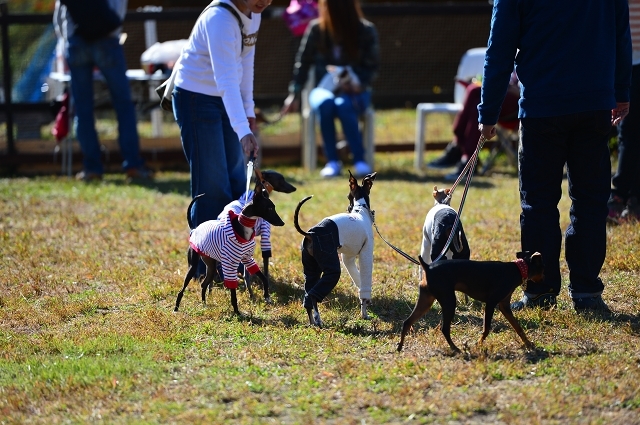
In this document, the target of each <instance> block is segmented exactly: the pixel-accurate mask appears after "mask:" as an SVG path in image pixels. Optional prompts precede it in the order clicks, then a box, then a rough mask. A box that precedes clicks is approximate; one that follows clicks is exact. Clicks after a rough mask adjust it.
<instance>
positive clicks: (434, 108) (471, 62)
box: [413, 47, 487, 170]
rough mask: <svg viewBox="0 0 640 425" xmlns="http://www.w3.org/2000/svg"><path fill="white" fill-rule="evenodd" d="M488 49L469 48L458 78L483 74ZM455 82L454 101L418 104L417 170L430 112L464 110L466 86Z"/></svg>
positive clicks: (420, 166) (461, 60)
mask: <svg viewBox="0 0 640 425" xmlns="http://www.w3.org/2000/svg"><path fill="white" fill-rule="evenodd" d="M486 51H487V48H486V47H476V48H473V49H469V50H467V51H466V52H465V54H464V55H463V56H462V58H461V59H460V64H459V65H458V72H457V74H456V79H460V80H470V79H471V78H473V77H475V76H477V75H482V69H483V67H484V55H485V52H486ZM454 84H455V86H454V88H453V103H418V106H416V141H415V148H414V152H415V156H414V162H413V165H414V168H415V169H416V170H421V169H422V167H423V166H424V150H425V142H424V137H425V134H426V132H427V116H428V115H429V114H449V115H456V114H457V113H458V112H460V111H461V110H462V102H463V101H464V94H465V87H463V85H462V84H459V83H454Z"/></svg>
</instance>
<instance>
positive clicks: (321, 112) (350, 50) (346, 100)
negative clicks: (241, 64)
mask: <svg viewBox="0 0 640 425" xmlns="http://www.w3.org/2000/svg"><path fill="white" fill-rule="evenodd" d="M318 12H319V18H318V19H316V20H313V21H311V23H310V24H309V26H308V27H307V30H306V31H305V34H304V36H303V38H302V42H301V43H300V49H299V50H298V54H297V57H296V63H295V66H294V70H293V81H292V82H291V84H290V86H289V93H290V94H289V96H288V97H287V98H286V99H285V101H284V105H283V107H282V113H283V114H286V113H288V112H295V111H296V110H298V108H299V106H300V93H301V92H302V88H303V87H304V85H305V82H306V81H307V77H308V74H309V69H310V68H311V67H312V66H314V70H315V79H316V87H315V88H314V89H313V90H312V91H311V93H310V95H309V103H310V105H311V108H312V109H313V112H314V113H315V114H317V115H318V117H319V118H320V132H321V133H322V140H323V142H324V154H325V157H326V158H327V164H326V166H325V167H324V168H323V169H322V170H321V171H320V175H322V176H323V177H335V176H338V175H340V173H341V168H342V166H341V163H340V161H339V160H338V150H337V148H336V143H337V138H336V128H335V122H334V120H335V118H336V117H337V118H339V119H340V122H341V124H342V131H343V133H344V135H345V138H346V139H347V142H348V144H349V149H350V150H351V154H352V155H353V163H354V174H355V175H356V177H361V176H365V175H367V174H369V173H371V164H367V162H366V161H365V159H364V147H363V144H362V133H361V132H360V130H359V128H358V116H359V115H361V114H362V113H363V112H364V111H365V110H366V109H367V107H368V106H369V104H370V103H371V82H372V81H373V79H374V77H375V75H376V73H377V71H378V66H379V48H378V33H377V31H376V28H375V26H374V25H373V24H372V23H371V22H369V21H367V20H366V19H364V17H363V14H362V10H361V9H360V5H359V2H358V0H320V1H319V3H318ZM337 69H339V70H340V71H337V72H336V70H337ZM329 70H332V71H333V72H332V73H331V74H336V75H330V74H329V75H328V71H329ZM325 76H326V78H325ZM329 80H334V85H335V87H332V88H328V87H327V84H325V83H326V82H331V81H329Z"/></svg>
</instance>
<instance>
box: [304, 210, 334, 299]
mask: <svg viewBox="0 0 640 425" xmlns="http://www.w3.org/2000/svg"><path fill="white" fill-rule="evenodd" d="M309 233H311V239H312V241H313V256H312V255H310V254H309V253H308V252H307V250H306V249H305V248H304V247H302V248H301V249H302V270H303V273H304V291H305V297H313V298H314V299H315V300H316V301H317V302H321V301H322V300H324V299H325V297H326V296H327V295H329V293H330V292H331V291H332V290H333V288H335V287H336V285H337V284H338V280H339V279H340V257H339V256H338V245H339V244H340V236H339V233H338V226H336V223H334V222H333V221H331V220H329V219H324V220H323V221H321V222H320V223H318V224H317V225H316V226H314V227H312V228H311V229H309Z"/></svg>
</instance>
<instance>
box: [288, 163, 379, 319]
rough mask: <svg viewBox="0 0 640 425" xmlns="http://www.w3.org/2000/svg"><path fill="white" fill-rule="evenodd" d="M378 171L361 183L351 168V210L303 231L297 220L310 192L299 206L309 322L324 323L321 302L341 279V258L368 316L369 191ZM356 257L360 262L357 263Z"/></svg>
mask: <svg viewBox="0 0 640 425" xmlns="http://www.w3.org/2000/svg"><path fill="white" fill-rule="evenodd" d="M375 178H376V173H371V174H367V175H366V176H365V177H364V178H363V179H362V186H360V185H358V180H356V178H355V177H354V176H353V175H352V174H351V171H349V195H348V199H349V207H348V208H347V211H348V213H341V214H335V215H332V216H329V217H326V218H325V219H324V220H322V221H321V222H320V223H318V224H316V225H315V226H314V227H312V228H311V229H309V230H308V231H307V232H305V231H303V230H302V229H301V228H300V226H299V224H298V214H299V212H300V207H302V204H304V203H305V202H306V201H308V200H309V199H311V196H307V197H306V198H304V199H303V200H302V201H300V202H299V203H298V206H297V207H296V210H295V213H294V216H293V224H294V226H295V228H296V230H297V231H298V232H299V233H300V234H301V235H303V236H304V239H303V240H302V246H301V251H302V266H303V269H304V275H305V285H304V289H305V297H304V302H303V306H304V307H305V309H306V310H307V315H308V316H309V323H310V324H311V325H312V326H314V325H315V326H318V327H321V326H322V321H321V319H320V312H319V311H318V303H319V302H321V301H322V300H323V299H324V298H325V297H326V296H327V295H328V294H329V293H330V292H331V291H332V290H333V288H334V287H335V286H336V284H337V283H338V279H340V258H339V256H338V254H341V257H342V262H343V263H344V265H345V267H346V268H347V272H348V273H349V276H351V280H352V281H353V283H354V284H355V286H356V287H357V288H358V290H359V297H360V313H361V316H362V318H363V319H368V318H369V315H368V314H367V306H368V305H369V304H370V302H371V281H372V273H373V230H372V228H371V227H372V225H373V221H374V212H373V211H372V210H371V203H370V201H369V193H370V192H371V186H373V181H374V180H375ZM356 258H357V259H358V265H357V266H356ZM358 267H359V269H358Z"/></svg>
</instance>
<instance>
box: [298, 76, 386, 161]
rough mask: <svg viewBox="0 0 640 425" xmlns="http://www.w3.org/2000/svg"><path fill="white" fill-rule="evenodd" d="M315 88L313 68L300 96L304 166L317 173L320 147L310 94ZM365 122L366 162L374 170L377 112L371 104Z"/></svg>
mask: <svg viewBox="0 0 640 425" xmlns="http://www.w3.org/2000/svg"><path fill="white" fill-rule="evenodd" d="M314 87H315V77H314V71H313V68H312V69H311V70H310V71H309V77H308V78H307V83H306V84H305V86H304V89H303V90H302V93H301V95H300V98H301V102H300V103H301V106H300V108H301V115H302V128H301V130H302V165H303V167H304V168H305V169H306V170H308V171H315V169H316V165H317V163H318V146H317V145H316V116H315V114H314V113H313V111H312V110H311V106H310V105H309V93H310V92H311V90H312V89H313V88H314ZM360 118H361V120H362V122H363V128H362V145H363V148H364V160H365V161H366V162H367V164H369V166H371V168H372V169H373V159H374V152H375V145H374V140H373V128H374V118H375V112H374V110H373V106H371V104H370V105H369V107H368V108H367V109H366V110H365V111H364V113H363V114H362V115H361V116H360Z"/></svg>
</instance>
